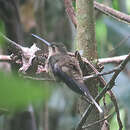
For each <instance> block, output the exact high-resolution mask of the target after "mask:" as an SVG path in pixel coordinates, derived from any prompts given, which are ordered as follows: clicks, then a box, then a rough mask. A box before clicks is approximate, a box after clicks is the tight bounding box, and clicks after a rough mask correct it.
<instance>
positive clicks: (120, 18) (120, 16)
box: [94, 1, 130, 24]
mask: <svg viewBox="0 0 130 130" xmlns="http://www.w3.org/2000/svg"><path fill="white" fill-rule="evenodd" d="M94 7H95V8H96V9H97V10H99V11H101V12H102V13H104V14H106V15H109V16H111V17H113V18H115V19H117V20H118V21H121V22H125V23H128V24H130V15H127V14H125V13H122V12H120V11H117V10H115V9H112V8H110V7H108V6H106V5H104V4H100V3H98V2H96V1H94Z"/></svg>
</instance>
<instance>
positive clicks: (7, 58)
mask: <svg viewBox="0 0 130 130" xmlns="http://www.w3.org/2000/svg"><path fill="white" fill-rule="evenodd" d="M11 60H12V59H11V57H10V56H9V55H0V62H10V61H11Z"/></svg>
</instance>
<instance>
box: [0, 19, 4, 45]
mask: <svg viewBox="0 0 130 130" xmlns="http://www.w3.org/2000/svg"><path fill="white" fill-rule="evenodd" d="M0 32H1V33H2V34H4V35H5V25H4V23H3V21H1V20H0ZM4 43H5V39H4V38H3V37H0V46H3V45H4Z"/></svg>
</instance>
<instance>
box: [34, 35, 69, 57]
mask: <svg viewBox="0 0 130 130" xmlns="http://www.w3.org/2000/svg"><path fill="white" fill-rule="evenodd" d="M32 36H34V37H36V38H38V39H39V40H41V41H43V43H45V44H46V45H47V46H48V47H49V55H55V54H58V53H62V54H66V53H67V49H66V47H65V46H64V44H63V43H55V42H53V43H50V42H48V41H46V40H45V39H43V38H41V37H39V36H37V35H35V34H32Z"/></svg>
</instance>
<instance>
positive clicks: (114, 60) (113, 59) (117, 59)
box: [98, 55, 128, 64]
mask: <svg viewBox="0 0 130 130" xmlns="http://www.w3.org/2000/svg"><path fill="white" fill-rule="evenodd" d="M127 56H128V55H123V56H115V57H110V58H101V59H98V61H99V63H100V64H108V63H120V62H121V61H123V60H124V59H125V58H126V57H127Z"/></svg>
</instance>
